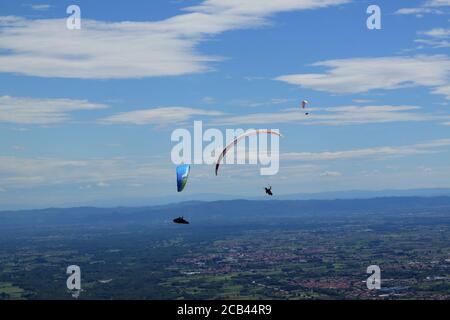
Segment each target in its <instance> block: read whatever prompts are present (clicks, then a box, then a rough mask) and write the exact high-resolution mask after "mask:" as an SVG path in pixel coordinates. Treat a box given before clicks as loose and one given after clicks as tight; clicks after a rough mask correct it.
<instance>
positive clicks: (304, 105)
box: [302, 100, 309, 109]
mask: <svg viewBox="0 0 450 320" xmlns="http://www.w3.org/2000/svg"><path fill="white" fill-rule="evenodd" d="M308 103H309V102H308V100H303V101H302V109H305V108H306V105H307V104H308Z"/></svg>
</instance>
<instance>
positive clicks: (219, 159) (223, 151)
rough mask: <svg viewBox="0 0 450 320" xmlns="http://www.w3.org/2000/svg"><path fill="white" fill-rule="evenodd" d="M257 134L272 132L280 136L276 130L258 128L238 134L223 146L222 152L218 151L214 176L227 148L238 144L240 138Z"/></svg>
mask: <svg viewBox="0 0 450 320" xmlns="http://www.w3.org/2000/svg"><path fill="white" fill-rule="evenodd" d="M258 134H272V135H276V136H279V137H281V134H280V133H279V132H278V131H276V130H270V129H259V130H249V131H247V132H245V133H243V134H241V135H240V136H238V137H236V138H234V140H233V141H232V142H231V143H229V144H228V145H227V146H226V147H225V149H223V150H222V152H221V153H220V156H219V158H217V161H216V176H217V173H218V171H219V167H220V162H221V161H222V160H223V158H224V157H225V155H226V154H227V152H228V150H230V149H231V148H233V147H234V146H236V145H237V144H238V142H239V141H241V140H242V139H245V138H246V137H248V136H252V135H258Z"/></svg>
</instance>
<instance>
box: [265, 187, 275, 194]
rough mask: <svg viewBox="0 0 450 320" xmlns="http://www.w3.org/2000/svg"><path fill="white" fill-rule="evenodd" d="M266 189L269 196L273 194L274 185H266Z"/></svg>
mask: <svg viewBox="0 0 450 320" xmlns="http://www.w3.org/2000/svg"><path fill="white" fill-rule="evenodd" d="M264 189H266V193H267V194H268V195H269V196H273V193H272V186H269V187H268V188H266V187H264Z"/></svg>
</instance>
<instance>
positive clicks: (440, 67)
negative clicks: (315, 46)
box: [275, 55, 450, 99]
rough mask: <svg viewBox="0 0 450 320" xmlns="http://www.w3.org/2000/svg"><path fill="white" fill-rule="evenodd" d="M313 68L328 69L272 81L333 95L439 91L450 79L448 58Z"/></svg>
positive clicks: (328, 64)
mask: <svg viewBox="0 0 450 320" xmlns="http://www.w3.org/2000/svg"><path fill="white" fill-rule="evenodd" d="M313 66H316V67H325V68H328V69H329V70H328V71H326V72H324V73H309V74H308V73H307V74H290V75H282V76H279V77H277V78H276V79H275V80H279V81H283V82H286V83H289V84H294V85H299V86H302V87H305V88H311V89H315V90H320V91H327V92H333V93H362V92H368V91H370V90H377V89H378V90H380V89H382V90H393V89H397V88H403V87H415V86H425V87H431V88H434V89H439V88H440V87H444V86H446V85H448V84H449V78H450V59H449V58H448V57H447V56H445V55H433V56H415V57H381V58H354V59H342V60H327V61H321V62H316V63H314V64H313ZM434 92H435V93H439V92H438V91H434ZM447 99H450V95H447Z"/></svg>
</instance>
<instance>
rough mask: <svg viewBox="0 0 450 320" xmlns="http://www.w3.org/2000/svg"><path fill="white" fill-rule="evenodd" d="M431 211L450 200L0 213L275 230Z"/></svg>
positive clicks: (46, 219)
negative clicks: (305, 223)
mask: <svg viewBox="0 0 450 320" xmlns="http://www.w3.org/2000/svg"><path fill="white" fill-rule="evenodd" d="M416 212H420V213H421V214H423V213H425V214H427V212H430V213H436V212H438V213H439V214H441V215H443V216H448V215H450V197H446V196H443V197H388V198H386V197H385V198H381V197H380V198H373V199H341V200H271V201H260V200H227V201H224V200H222V201H212V202H205V201H189V202H182V203H175V204H167V205H159V206H151V207H136V208H132V207H116V208H95V207H79V208H66V209H61V208H50V209H40V210H21V211H3V212H0V230H6V229H11V228H12V229H14V228H17V227H21V228H32V229H34V230H37V229H39V228H49V227H65V226H71V227H74V226H80V227H86V228H94V227H99V226H101V227H110V226H111V227H112V226H115V225H120V226H126V225H139V226H144V225H145V226H149V227H150V226H161V225H166V226H172V225H173V223H172V219H174V218H176V217H178V216H185V217H186V218H187V219H188V220H190V219H192V220H193V222H194V225H197V226H205V225H206V226H210V225H228V226H231V225H233V224H239V225H242V224H257V223H262V224H264V225H273V224H276V223H282V222H283V221H284V222H285V223H289V221H293V220H295V221H296V222H297V223H298V221H299V220H302V219H303V220H304V221H311V220H318V221H325V222H326V221H327V217H330V216H333V217H336V216H341V217H343V218H344V217H347V218H348V217H361V216H363V215H371V216H374V215H376V216H389V215H390V216H398V214H406V215H408V216H410V215H411V214H414V213H416Z"/></svg>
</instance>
